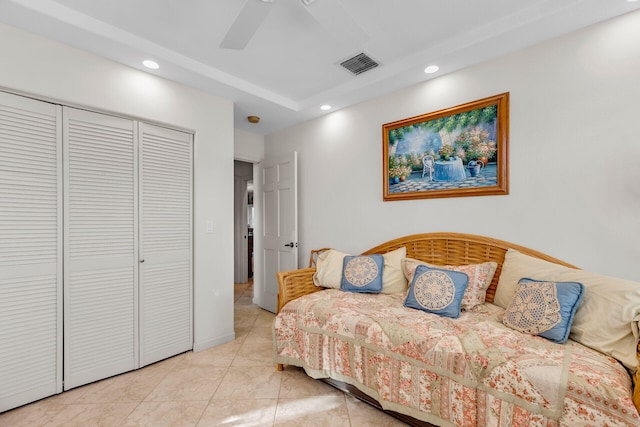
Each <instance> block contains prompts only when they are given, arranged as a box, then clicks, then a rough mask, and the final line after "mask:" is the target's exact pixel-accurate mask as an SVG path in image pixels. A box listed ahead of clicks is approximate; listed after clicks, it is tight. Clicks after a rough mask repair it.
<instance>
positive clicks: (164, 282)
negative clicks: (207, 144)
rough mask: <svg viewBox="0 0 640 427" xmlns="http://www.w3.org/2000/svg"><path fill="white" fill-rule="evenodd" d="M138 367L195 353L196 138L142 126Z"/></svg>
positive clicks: (159, 128) (154, 127) (186, 134)
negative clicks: (193, 238)
mask: <svg viewBox="0 0 640 427" xmlns="http://www.w3.org/2000/svg"><path fill="white" fill-rule="evenodd" d="M139 132H140V137H139V140H140V147H141V148H140V170H141V172H142V173H141V174H140V196H139V197H140V260H141V263H140V365H141V366H146V365H148V364H150V363H153V362H156V361H158V360H161V359H164V358H167V357H169V356H172V355H175V354H178V353H181V352H184V351H187V350H190V349H192V348H193V330H192V310H193V309H192V306H193V305H192V299H193V296H192V289H193V286H192V268H191V264H192V261H191V259H192V257H191V236H192V231H191V230H192V224H191V218H192V217H191V204H192V163H193V162H192V147H193V143H192V135H191V134H188V133H185V132H180V131H176V130H170V129H165V128H161V127H158V126H152V125H148V124H145V123H140V130H139Z"/></svg>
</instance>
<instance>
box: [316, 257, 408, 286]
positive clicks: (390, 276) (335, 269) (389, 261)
mask: <svg viewBox="0 0 640 427" xmlns="http://www.w3.org/2000/svg"><path fill="white" fill-rule="evenodd" d="M347 255H349V254H347V253H344V252H340V251H336V250H335V249H330V250H328V251H324V252H322V253H321V254H320V255H318V259H317V260H316V272H315V273H314V274H313V283H314V284H315V285H316V286H320V287H322V288H332V289H340V282H341V280H342V265H343V263H344V257H345V256H347ZM406 256H407V248H405V247H404V246H403V247H401V248H398V249H396V250H394V251H391V252H387V253H386V254H382V257H383V258H384V269H383V270H382V291H381V292H382V293H383V294H394V293H398V292H406V290H407V288H408V284H407V279H406V278H405V277H404V273H403V272H402V265H401V261H402V259H403V258H404V257H406Z"/></svg>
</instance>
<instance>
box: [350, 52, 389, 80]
mask: <svg viewBox="0 0 640 427" xmlns="http://www.w3.org/2000/svg"><path fill="white" fill-rule="evenodd" d="M378 65H380V64H378V62H376V60H375V59H372V58H371V57H370V56H368V55H367V54H366V53H364V52H362V53H359V54H357V55H356V56H354V57H352V58H349V59H346V60H344V61H342V62H341V63H340V66H341V67H342V68H344V69H345V70H347V71H349V72H350V73H351V74H353V75H354V76H357V75H358V74H362V73H364V72H365V71H369V70H371V69H373V68H376V67H377V66H378Z"/></svg>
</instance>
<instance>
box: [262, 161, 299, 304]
mask: <svg viewBox="0 0 640 427" xmlns="http://www.w3.org/2000/svg"><path fill="white" fill-rule="evenodd" d="M297 177H298V156H297V153H296V152H293V153H290V154H288V155H286V156H283V157H280V158H277V159H272V160H265V161H263V162H262V163H261V168H260V178H259V179H260V187H261V189H260V190H261V191H260V192H261V200H260V201H257V202H258V203H260V206H261V212H260V213H259V214H260V218H261V227H260V228H261V230H259V232H260V236H261V242H259V249H260V250H259V251H258V252H259V253H260V258H261V259H260V262H259V268H258V269H256V271H257V273H259V277H260V280H259V283H254V292H255V293H256V302H257V303H258V304H259V305H260V306H261V307H262V308H264V309H265V310H269V311H271V312H275V311H276V309H277V306H278V280H277V278H276V273H277V272H278V271H284V270H293V269H296V268H298V194H297V193H298V185H297ZM254 203H256V200H255V199H254Z"/></svg>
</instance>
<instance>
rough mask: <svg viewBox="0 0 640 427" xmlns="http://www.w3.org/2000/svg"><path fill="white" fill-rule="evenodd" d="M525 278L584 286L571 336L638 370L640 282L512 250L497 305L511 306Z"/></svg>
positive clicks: (505, 262) (508, 257) (495, 302)
mask: <svg viewBox="0 0 640 427" xmlns="http://www.w3.org/2000/svg"><path fill="white" fill-rule="evenodd" d="M522 278H530V279H535V280H548V281H556V282H578V283H582V284H583V285H584V287H585V295H584V299H583V301H582V304H581V305H580V307H579V308H578V311H577V312H576V314H575V318H574V320H573V325H572V326H571V335H570V336H569V338H570V339H572V340H574V341H577V342H579V343H581V344H584V345H586V346H587V347H591V348H593V349H594V350H597V351H599V352H601V353H604V354H606V355H609V356H611V357H614V358H615V359H617V360H619V361H620V362H622V364H623V365H624V366H626V367H627V369H629V370H630V371H631V372H635V371H636V369H637V367H638V360H637V359H636V351H637V350H636V344H637V342H638V322H640V283H638V282H634V281H631V280H624V279H619V278H615V277H609V276H604V275H601V274H596V273H590V272H588V271H584V270H576V269H573V268H568V267H564V266H562V265H558V264H554V263H551V262H548V261H543V260H541V259H538V258H534V257H531V256H529V255H525V254H523V253H520V252H518V251H516V250H513V249H509V250H508V251H507V253H506V254H505V259H504V264H503V265H502V273H501V274H500V279H499V280H498V288H497V289H496V296H495V299H494V304H496V305H498V306H500V307H502V308H506V307H507V306H508V305H509V302H510V301H511V299H512V298H513V295H514V293H515V289H516V286H517V284H518V281H520V279H522Z"/></svg>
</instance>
